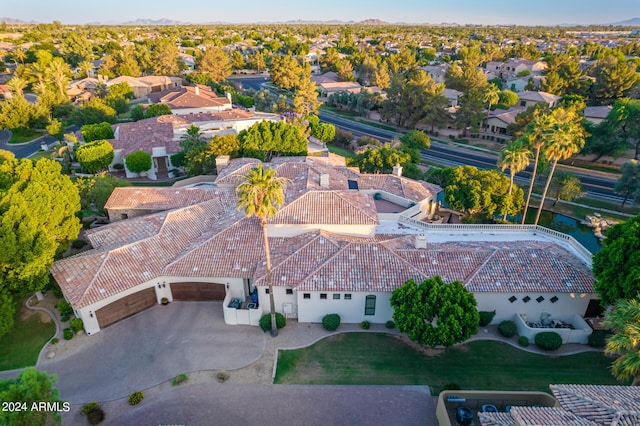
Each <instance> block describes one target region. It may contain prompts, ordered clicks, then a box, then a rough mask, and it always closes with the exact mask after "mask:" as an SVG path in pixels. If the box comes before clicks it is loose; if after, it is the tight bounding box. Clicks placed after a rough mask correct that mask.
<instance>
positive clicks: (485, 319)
mask: <svg viewBox="0 0 640 426" xmlns="http://www.w3.org/2000/svg"><path fill="white" fill-rule="evenodd" d="M478 313H479V314H480V323H479V324H480V327H486V326H488V325H489V324H491V321H493V317H495V316H496V311H480V312H478Z"/></svg>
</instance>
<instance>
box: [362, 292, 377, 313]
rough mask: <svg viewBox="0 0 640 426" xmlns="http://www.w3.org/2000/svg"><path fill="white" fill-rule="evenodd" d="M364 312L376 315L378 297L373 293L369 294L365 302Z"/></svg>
mask: <svg viewBox="0 0 640 426" xmlns="http://www.w3.org/2000/svg"><path fill="white" fill-rule="evenodd" d="M364 314H365V315H375V314H376V297H375V296H373V295H370V296H367V299H366V301H365V303H364Z"/></svg>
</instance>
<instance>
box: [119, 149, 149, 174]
mask: <svg viewBox="0 0 640 426" xmlns="http://www.w3.org/2000/svg"><path fill="white" fill-rule="evenodd" d="M124 163H125V164H126V165H127V168H128V169H129V170H130V171H132V172H133V173H142V172H146V171H148V170H151V154H149V153H148V152H144V151H136V152H132V153H131V154H129V155H127V156H126V157H125V159H124Z"/></svg>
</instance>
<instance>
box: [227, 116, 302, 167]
mask: <svg viewBox="0 0 640 426" xmlns="http://www.w3.org/2000/svg"><path fill="white" fill-rule="evenodd" d="M238 137H239V139H240V147H241V150H242V155H243V156H244V157H255V158H259V159H261V160H263V161H265V160H266V161H269V160H270V159H271V158H272V157H274V156H277V155H286V156H300V155H307V148H308V147H307V145H308V142H307V139H306V138H305V137H304V136H303V135H302V134H301V133H300V131H299V129H298V128H297V127H296V126H294V125H293V124H289V123H287V122H285V121H278V122H273V121H261V122H259V123H256V124H254V125H253V126H251V127H249V128H248V129H246V130H243V131H241V132H240V134H239V135H238Z"/></svg>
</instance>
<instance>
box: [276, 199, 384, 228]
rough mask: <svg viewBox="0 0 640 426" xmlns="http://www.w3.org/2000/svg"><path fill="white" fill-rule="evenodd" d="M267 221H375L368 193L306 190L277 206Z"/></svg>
mask: <svg viewBox="0 0 640 426" xmlns="http://www.w3.org/2000/svg"><path fill="white" fill-rule="evenodd" d="M268 222H269V223H270V224H341V225H377V224H378V223H379V221H378V213H377V211H376V207H375V203H374V202H373V199H372V197H371V196H368V195H365V194H362V193H359V192H355V191H351V192H349V191H309V192H307V193H306V194H304V195H302V196H300V197H299V198H297V199H296V200H294V201H292V202H290V203H289V204H287V205H286V206H285V207H283V208H282V209H280V211H278V213H276V215H275V216H274V217H273V218H272V219H269V221H268Z"/></svg>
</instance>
